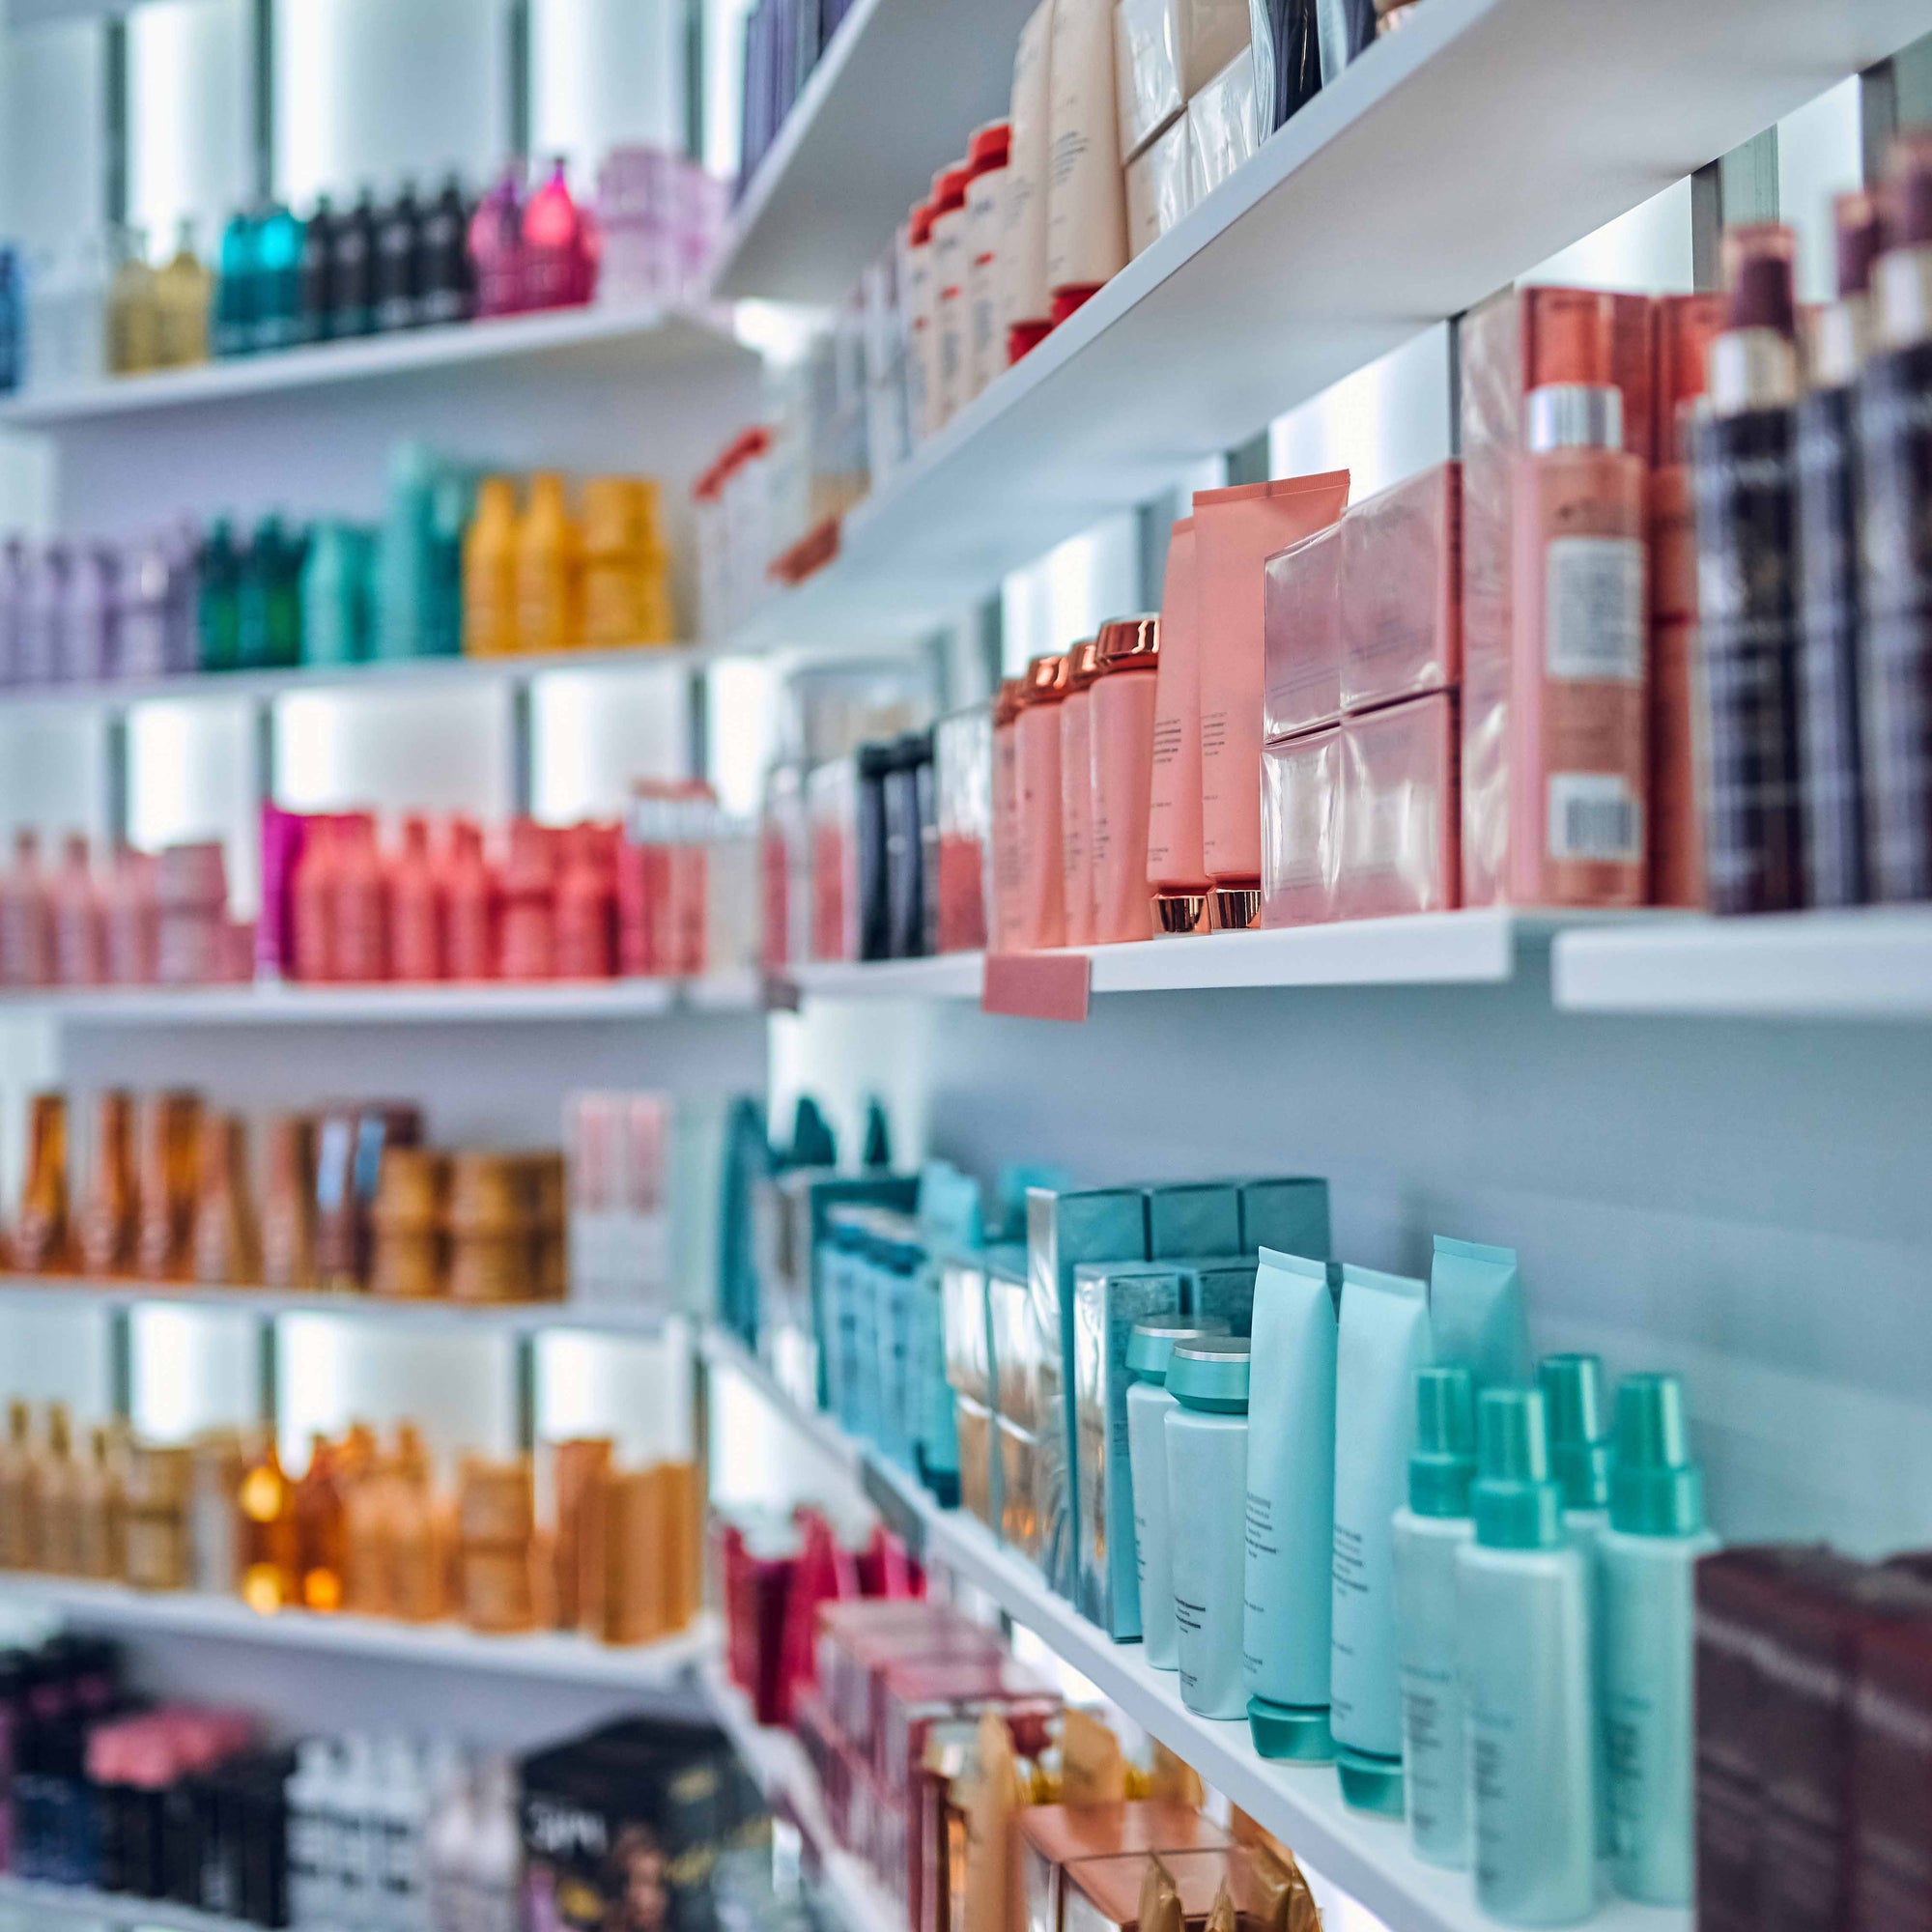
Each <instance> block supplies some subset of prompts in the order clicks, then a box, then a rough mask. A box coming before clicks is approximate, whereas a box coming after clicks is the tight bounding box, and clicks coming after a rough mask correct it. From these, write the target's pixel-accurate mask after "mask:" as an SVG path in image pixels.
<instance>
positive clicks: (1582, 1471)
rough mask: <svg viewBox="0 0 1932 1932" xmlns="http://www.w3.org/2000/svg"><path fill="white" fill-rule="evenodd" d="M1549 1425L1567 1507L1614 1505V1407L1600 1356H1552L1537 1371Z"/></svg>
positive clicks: (1554, 1469)
mask: <svg viewBox="0 0 1932 1932" xmlns="http://www.w3.org/2000/svg"><path fill="white" fill-rule="evenodd" d="M1536 1381H1537V1386H1538V1387H1539V1388H1541V1389H1542V1391H1543V1412H1544V1416H1545V1418H1546V1420H1547V1421H1548V1428H1549V1467H1550V1472H1551V1474H1553V1475H1554V1476H1555V1478H1556V1486H1557V1488H1558V1489H1560V1490H1561V1491H1562V1492H1563V1507H1564V1508H1565V1509H1572V1510H1601V1509H1608V1508H1609V1506H1610V1447H1611V1445H1610V1406H1609V1391H1608V1388H1607V1386H1606V1384H1605V1380H1604V1364H1603V1361H1602V1358H1601V1357H1599V1356H1596V1355H1548V1356H1546V1357H1545V1358H1544V1360H1543V1361H1542V1363H1541V1364H1540V1365H1539V1366H1538V1368H1537V1371H1536Z"/></svg>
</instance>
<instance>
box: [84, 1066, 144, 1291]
mask: <svg viewBox="0 0 1932 1932" xmlns="http://www.w3.org/2000/svg"><path fill="white" fill-rule="evenodd" d="M134 1218H135V1217H134V1098H133V1095H132V1094H128V1093H126V1092H124V1091H123V1090H121V1089H119V1088H111V1089H109V1090H108V1091H107V1092H106V1093H104V1094H100V1095H99V1098H98V1100H97V1101H96V1103H95V1115H94V1164H93V1168H92V1170H91V1172H90V1174H89V1178H88V1187H87V1197H86V1199H85V1200H84V1201H83V1203H82V1204H81V1207H80V1210H79V1212H78V1214H77V1215H76V1216H75V1218H74V1250H75V1256H76V1259H77V1260H78V1262H79V1264H80V1265H81V1267H83V1268H84V1269H85V1270H86V1271H87V1272H88V1273H89V1274H91V1275H97V1276H104V1277H108V1278H112V1277H113V1276H116V1275H125V1274H130V1273H132V1272H133V1267H134Z"/></svg>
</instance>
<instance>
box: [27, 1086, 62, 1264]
mask: <svg viewBox="0 0 1932 1932" xmlns="http://www.w3.org/2000/svg"><path fill="white" fill-rule="evenodd" d="M70 1262H71V1250H70V1247H69V1243H68V1160H67V1098H66V1096H65V1095H64V1094H35V1095H34V1099H33V1108H32V1113H31V1117H30V1123H29V1127H28V1142H27V1172H26V1178H25V1179H24V1181H23V1182H22V1185H21V1189H20V1211H19V1213H18V1215H17V1216H16V1217H15V1218H14V1234H13V1263H14V1267H16V1268H17V1269H19V1270H20V1272H21V1273H22V1274H63V1273H65V1272H66V1271H67V1269H68V1267H69V1265H70Z"/></svg>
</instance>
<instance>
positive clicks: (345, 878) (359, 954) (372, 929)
mask: <svg viewBox="0 0 1932 1932" xmlns="http://www.w3.org/2000/svg"><path fill="white" fill-rule="evenodd" d="M334 896H335V927H334V931H333V932H332V934H331V935H330V937H331V941H332V946H331V953H330V962H329V963H330V966H331V968H332V977H333V978H335V979H337V980H348V981H350V982H351V983H354V984H358V985H363V984H368V983H369V982H370V981H372V980H384V979H387V978H388V972H389V948H388V934H387V930H386V927H387V921H386V920H385V919H384V910H385V908H384V903H383V897H384V895H383V855H382V853H381V852H380V851H379V850H378V849H377V845H376V819H375V814H374V813H373V812H367V811H352V812H347V813H345V814H344V815H343V817H342V818H341V819H340V820H339V821H338V822H337V826H336V845H335V895H334Z"/></svg>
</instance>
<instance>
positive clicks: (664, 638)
mask: <svg viewBox="0 0 1932 1932" xmlns="http://www.w3.org/2000/svg"><path fill="white" fill-rule="evenodd" d="M671 628H672V627H671V618H670V596H669V585H668V582H667V580H666V557H665V552H664V547H663V545H662V543H661V542H660V541H659V536H658V486H657V484H656V482H655V481H654V480H653V479H652V478H650V477H647V476H595V477H592V478H591V479H590V480H589V481H588V482H586V483H585V484H584V486H583V640H584V642H585V643H587V644H589V645H591V646H592V647H593V648H594V649H598V650H613V649H621V648H624V647H626V646H629V645H634V644H668V643H669V642H670V639H671Z"/></svg>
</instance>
